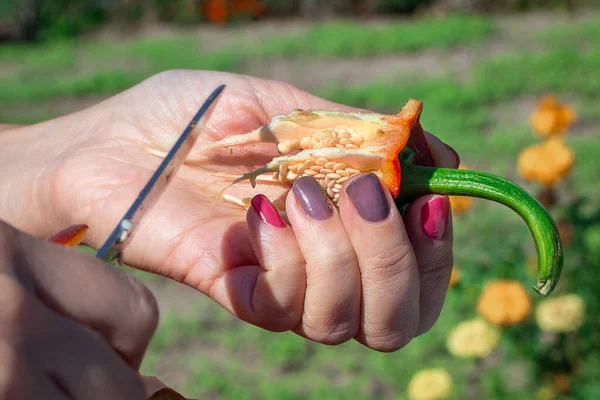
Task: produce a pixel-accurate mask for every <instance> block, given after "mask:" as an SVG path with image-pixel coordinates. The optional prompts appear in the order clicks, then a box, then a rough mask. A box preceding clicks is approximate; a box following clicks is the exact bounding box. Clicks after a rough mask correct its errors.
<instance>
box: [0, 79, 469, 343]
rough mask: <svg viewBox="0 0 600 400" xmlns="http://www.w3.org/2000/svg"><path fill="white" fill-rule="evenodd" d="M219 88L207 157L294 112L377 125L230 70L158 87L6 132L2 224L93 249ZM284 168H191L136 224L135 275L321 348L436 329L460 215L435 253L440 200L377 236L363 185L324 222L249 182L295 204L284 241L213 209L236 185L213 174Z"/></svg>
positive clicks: (129, 254)
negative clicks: (78, 232) (80, 233)
mask: <svg viewBox="0 0 600 400" xmlns="http://www.w3.org/2000/svg"><path fill="white" fill-rule="evenodd" d="M221 83H225V84H227V88H226V90H225V92H224V93H223V95H222V96H221V98H220V100H219V102H218V104H217V106H216V108H215V111H214V112H213V114H212V116H211V118H210V120H209V121H208V124H207V126H206V129H205V133H203V134H202V135H201V137H200V139H199V140H198V143H197V147H198V148H200V147H201V146H202V145H203V144H206V143H209V142H211V141H214V140H217V139H220V138H222V137H224V136H226V135H230V134H240V133H245V132H247V131H250V130H252V129H255V128H257V127H259V126H261V125H263V124H265V123H268V122H269V121H270V119H271V118H272V117H273V116H275V115H278V114H287V113H289V112H290V111H292V110H293V109H295V108H304V109H310V108H313V109H330V110H339V111H366V110H359V109H355V108H351V107H347V106H344V105H340V104H336V103H332V102H329V101H326V100H323V99H320V98H318V97H315V96H312V95H310V94H308V93H306V92H303V91H301V90H299V89H297V88H295V87H292V86H290V85H287V84H285V83H281V82H274V81H267V80H261V79H256V78H252V77H248V76H241V75H235V74H227V73H220V72H206V71H169V72H165V73H161V74H159V75H156V76H154V77H152V78H150V79H148V80H146V81H145V82H143V83H141V84H139V85H137V86H135V87H133V88H131V89H129V90H127V91H125V92H123V93H121V94H119V95H116V96H114V97H112V98H110V99H108V100H106V101H104V102H102V103H100V104H98V105H95V106H93V107H91V108H88V109H86V110H83V111H81V112H78V113H74V114H71V115H67V116H64V117H61V118H57V119H55V120H51V121H47V122H44V123H41V124H37V125H33V126H20V127H15V126H9V127H5V129H4V131H3V132H2V133H0V152H2V155H1V156H0V182H2V183H0V189H1V190H0V193H3V197H2V198H0V219H4V220H6V221H8V222H9V223H11V224H12V225H14V226H15V227H17V228H18V229H20V230H22V231H24V232H27V233H29V234H31V235H34V236H37V237H47V236H49V235H51V234H53V233H55V232H56V231H58V230H60V229H63V228H65V227H67V226H71V225H76V224H82V223H85V224H87V225H89V227H90V230H89V232H88V236H87V237H86V242H87V243H88V244H90V245H92V246H94V247H96V248H97V247H98V246H99V245H100V244H101V243H102V242H103V241H104V240H105V239H106V237H107V236H108V234H109V233H110V231H111V230H112V228H113V227H114V225H115V224H116V222H117V221H118V219H119V218H120V217H121V216H122V215H123V213H124V211H125V210H126V208H127V207H128V206H129V205H130V204H131V202H132V201H133V199H134V198H135V197H136V196H137V194H138V192H139V190H140V189H141V187H142V186H143V185H144V184H145V182H146V181H147V179H148V178H149V177H150V175H151V174H152V172H153V171H154V169H155V168H156V167H157V166H158V164H159V162H160V161H161V159H160V158H159V157H157V156H156V155H153V154H151V153H149V152H148V151H147V150H148V148H150V147H151V148H154V149H156V150H162V151H166V150H168V148H169V147H170V146H171V145H172V144H173V142H174V141H175V139H176V138H177V136H178V135H179V134H180V133H181V131H182V129H183V128H184V127H185V125H186V124H187V123H188V122H189V120H190V118H191V116H192V115H193V114H194V113H195V112H196V110H197V109H198V107H199V105H200V104H201V103H202V102H203V101H204V99H205V98H206V96H207V95H208V94H209V93H210V92H211V91H212V90H213V89H214V88H215V87H216V86H217V85H218V84H221ZM401 105H402V101H401V100H399V108H400V107H401ZM426 139H427V143H428V145H429V148H430V151H431V153H432V156H433V159H434V162H435V164H436V165H437V166H441V167H448V168H456V167H457V163H458V162H457V159H456V156H455V155H454V154H453V152H452V150H450V149H449V148H448V147H447V146H446V145H444V144H443V143H442V142H441V141H440V140H439V139H437V138H436V137H435V136H433V135H431V134H426ZM25 154H26V155H27V156H28V158H27V160H26V159H25V157H24V155H25ZM226 155H227V154H226ZM274 155H276V151H275V147H274V145H258V146H245V147H244V148H243V149H241V150H239V151H237V150H236V152H235V154H234V155H232V156H230V155H227V156H226V157H221V158H217V159H216V160H215V159H213V160H212V161H210V162H204V163H190V164H189V165H184V166H183V167H182V169H181V171H180V173H179V175H178V179H176V180H175V181H174V182H173V183H172V185H171V187H169V189H168V190H167V192H166V193H165V194H164V195H163V197H162V198H161V200H160V203H159V204H158V205H157V207H155V208H154V209H153V210H152V211H151V212H150V213H149V214H148V215H147V216H146V218H145V219H144V220H143V221H142V223H141V224H140V226H139V230H138V231H137V233H136V236H135V238H134V240H133V241H132V242H131V245H130V247H129V248H128V249H127V251H126V253H125V262H127V263H128V264H130V265H132V266H135V267H136V268H140V269H143V270H146V271H150V272H153V273H158V274H161V275H164V276H167V277H169V278H172V279H174V280H176V281H179V282H182V283H184V284H186V285H189V286H191V287H193V288H195V289H197V290H198V291H200V292H202V293H204V294H205V295H207V296H209V297H210V298H212V299H213V300H214V301H216V302H217V303H218V304H220V305H221V306H222V307H224V308H226V309H227V310H228V311H230V312H231V313H232V314H234V315H235V316H237V317H238V318H240V319H242V320H244V321H247V322H249V323H251V324H254V325H256V326H259V327H262V328H264V329H267V330H271V331H293V332H295V333H297V334H299V335H301V336H303V337H305V338H308V339H310V340H313V341H316V342H320V343H324V344H331V345H334V344H340V343H343V342H345V341H348V340H350V339H355V340H356V341H358V342H360V343H362V344H363V345H365V346H367V347H369V348H371V349H374V350H377V351H385V352H388V351H395V350H398V349H400V348H402V347H403V346H405V345H406V344H407V343H408V342H409V341H410V340H411V339H412V338H414V337H416V336H417V335H420V334H422V333H424V332H426V331H427V330H429V329H430V328H431V326H432V325H433V324H434V322H435V321H436V319H437V318H438V316H439V313H440V310H441V307H442V304H443V300H444V297H445V294H446V290H447V287H448V282H449V278H450V273H451V267H452V221H451V217H449V219H448V221H447V223H446V227H445V228H446V229H445V230H444V235H443V236H442V238H441V239H439V240H433V239H430V238H429V237H427V236H426V235H425V234H424V232H423V230H422V228H421V221H420V218H421V217H420V215H421V213H420V210H421V208H422V206H423V205H424V204H425V203H426V202H427V201H428V200H431V198H432V197H434V196H425V197H421V198H419V199H417V200H416V201H415V202H414V203H413V204H412V205H411V207H410V209H409V211H408V214H407V216H406V218H405V219H404V221H403V220H402V218H401V217H400V214H399V212H398V210H396V209H395V208H394V207H392V212H391V214H390V216H389V217H388V218H386V219H384V221H382V222H378V223H371V222H367V221H365V220H363V219H362V218H361V217H360V216H359V215H358V213H357V211H356V210H355V209H354V207H353V206H352V204H351V203H350V201H349V199H348V198H347V194H346V192H345V188H346V187H347V184H348V183H349V182H351V181H352V180H350V181H349V182H347V184H346V185H345V186H344V188H343V189H342V193H341V198H340V209H339V211H338V210H336V211H335V212H334V215H333V216H332V217H331V218H329V219H327V220H326V221H315V220H312V219H311V218H310V217H308V216H307V215H306V214H305V213H304V212H303V211H302V210H301V209H300V208H299V206H298V205H297V203H296V201H295V198H294V194H293V192H292V191H290V190H289V187H282V186H277V185H272V184H265V183H263V184H259V185H257V189H252V188H251V187H250V186H249V184H239V185H235V186H234V187H232V188H231V189H229V190H228V191H227V193H229V194H232V195H235V196H237V197H240V198H243V197H252V196H254V195H256V194H257V193H263V194H265V195H267V196H268V197H269V199H271V200H273V199H276V198H279V199H282V200H284V201H285V202H286V204H287V214H288V217H289V219H290V222H291V223H292V224H293V228H292V227H290V226H289V224H288V225H287V226H286V227H285V228H274V227H272V226H270V225H268V224H266V223H265V222H264V221H262V220H261V219H260V217H259V216H258V215H257V214H256V212H255V211H254V210H253V209H252V208H251V209H250V210H248V211H246V210H244V209H243V208H241V207H239V206H237V205H234V204H231V203H227V202H225V201H218V202H216V203H213V198H212V195H213V194H215V193H216V192H217V191H218V190H220V189H221V188H222V187H223V186H224V185H225V184H226V183H227V180H224V179H223V178H219V177H215V175H214V172H215V171H218V172H221V173H226V174H229V175H231V176H238V175H239V174H241V173H243V172H246V171H248V170H250V169H251V168H255V167H257V166H259V165H262V164H264V163H265V161H267V160H269V159H270V158H271V157H273V156H274ZM249 160H251V161H252V162H249ZM388 200H391V198H389V196H388ZM25 204H26V205H27V206H26V207H24V205H25ZM149 249H150V250H151V251H149ZM64 254H65V257H67V252H65V253H64ZM282 255H283V256H282Z"/></svg>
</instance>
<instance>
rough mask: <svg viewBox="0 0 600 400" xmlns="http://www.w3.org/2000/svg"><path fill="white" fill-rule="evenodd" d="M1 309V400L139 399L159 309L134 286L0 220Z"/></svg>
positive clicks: (78, 254)
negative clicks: (141, 370)
mask: <svg viewBox="0 0 600 400" xmlns="http://www.w3.org/2000/svg"><path fill="white" fill-rule="evenodd" d="M0 302H1V303H2V307H0V360H2V362H0V398H3V399H49V400H62V399H91V400H93V399H98V400H100V399H123V400H130V399H139V400H142V399H145V398H146V393H145V389H144V384H143V381H142V379H141V378H140V376H139V375H138V373H137V369H138V368H139V366H140V363H141V361H142V357H143V355H144V352H145V350H146V347H147V346H148V342H149V341H150V338H151V337H152V335H153V333H154V331H155V329H156V325H157V322H158V309H157V305H156V302H155V300H154V297H153V296H152V294H151V293H150V291H149V290H148V289H146V288H145V287H144V286H143V285H142V284H141V283H139V282H138V281H136V280H135V279H133V278H131V277H129V276H127V275H125V274H123V273H121V272H119V271H117V270H116V269H114V268H112V267H110V266H109V265H107V264H105V263H103V262H101V261H100V260H97V259H95V258H94V257H92V256H91V255H89V254H85V253H83V252H79V251H74V250H72V249H67V248H64V247H61V246H58V245H55V244H51V243H47V242H44V241H41V240H39V239H36V238H33V237H31V236H29V235H27V234H24V233H22V232H19V231H18V230H16V229H15V228H13V227H12V226H10V225H8V224H6V223H4V222H1V221H0Z"/></svg>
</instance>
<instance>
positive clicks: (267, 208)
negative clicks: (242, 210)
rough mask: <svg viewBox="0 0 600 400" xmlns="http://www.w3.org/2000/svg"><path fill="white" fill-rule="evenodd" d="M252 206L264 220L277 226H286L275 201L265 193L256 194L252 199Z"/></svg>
mask: <svg viewBox="0 0 600 400" xmlns="http://www.w3.org/2000/svg"><path fill="white" fill-rule="evenodd" d="M250 206H251V207H252V209H253V210H254V211H256V213H257V214H258V216H259V217H260V219H262V220H263V222H265V223H267V224H269V225H271V226H274V227H276V228H285V222H283V218H281V215H279V212H278V211H277V209H276V208H275V206H274V205H273V203H271V202H270V201H269V199H268V198H267V197H266V196H265V195H262V194H257V195H256V196H254V197H253V198H252V200H251V201H250Z"/></svg>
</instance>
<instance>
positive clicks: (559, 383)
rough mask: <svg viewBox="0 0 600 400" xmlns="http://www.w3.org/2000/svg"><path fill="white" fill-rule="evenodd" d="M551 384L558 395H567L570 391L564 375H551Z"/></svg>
mask: <svg viewBox="0 0 600 400" xmlns="http://www.w3.org/2000/svg"><path fill="white" fill-rule="evenodd" d="M553 383H554V387H555V388H556V390H558V392H559V393H560V394H568V393H569V392H570V391H571V381H570V380H569V377H568V376H567V375H565V374H555V375H553Z"/></svg>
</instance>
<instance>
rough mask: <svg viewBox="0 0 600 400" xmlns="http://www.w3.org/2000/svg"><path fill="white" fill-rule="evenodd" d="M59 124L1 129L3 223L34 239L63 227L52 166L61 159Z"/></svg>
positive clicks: (0, 191) (8, 126)
mask: <svg viewBox="0 0 600 400" xmlns="http://www.w3.org/2000/svg"><path fill="white" fill-rule="evenodd" d="M58 125H59V122H58V120H50V121H46V122H43V123H40V124H35V125H0V219H2V220H4V221H7V222H8V223H10V224H11V225H13V226H14V227H16V228H17V229H19V230H21V231H23V232H26V233H28V234H30V235H32V236H37V237H46V236H49V235H51V234H52V233H54V232H53V231H54V230H57V229H58V230H60V229H62V228H64V227H62V226H60V225H57V224H60V216H59V214H58V213H57V212H55V211H56V210H55V207H56V204H57V199H54V198H52V196H51V195H52V190H51V188H52V174H51V169H52V165H53V164H54V163H56V161H55V160H57V159H60V157H61V152H62V150H61V148H60V147H61V146H60V142H62V140H63V139H62V138H60V139H58V140H57V136H56V135H52V132H62V133H64V134H66V132H65V131H64V130H61V128H60V127H59V126H58Z"/></svg>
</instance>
